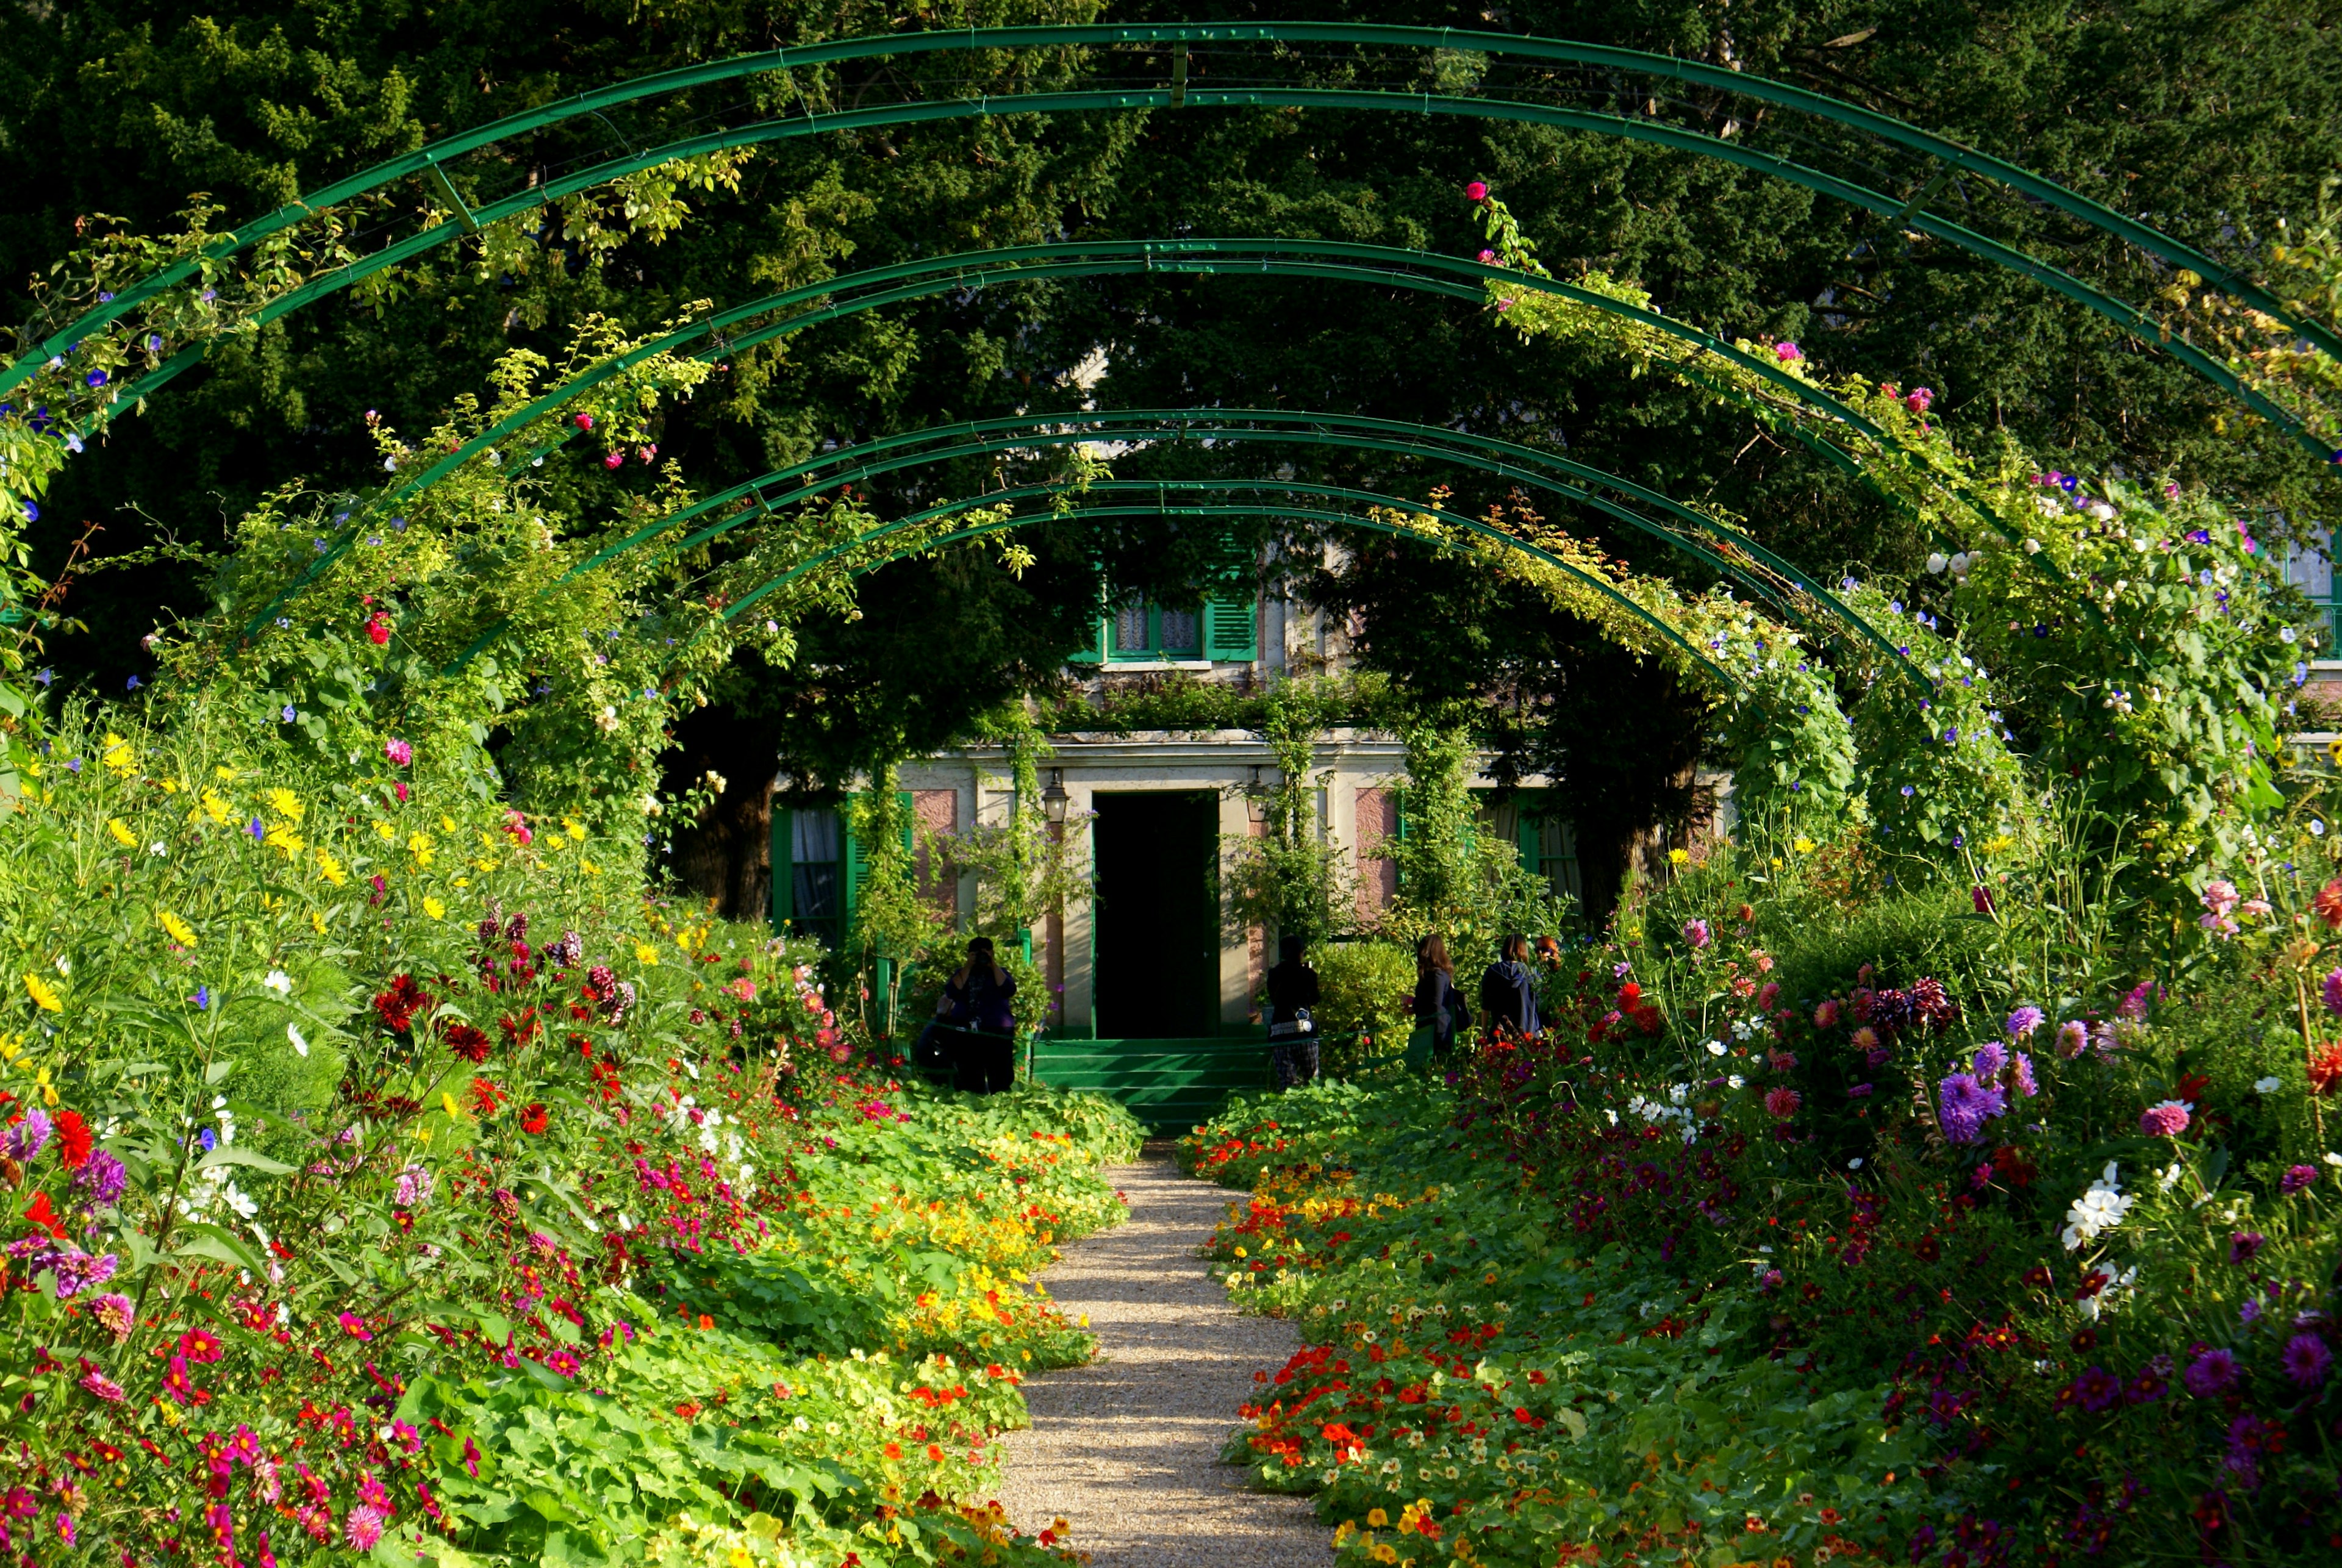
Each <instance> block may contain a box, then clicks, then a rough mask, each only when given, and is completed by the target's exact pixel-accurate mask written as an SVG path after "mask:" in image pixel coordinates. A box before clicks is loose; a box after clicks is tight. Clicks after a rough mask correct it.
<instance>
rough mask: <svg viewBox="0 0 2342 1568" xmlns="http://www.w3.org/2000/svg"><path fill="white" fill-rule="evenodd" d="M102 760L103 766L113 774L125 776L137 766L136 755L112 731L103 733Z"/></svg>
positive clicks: (128, 745) (126, 743)
mask: <svg viewBox="0 0 2342 1568" xmlns="http://www.w3.org/2000/svg"><path fill="white" fill-rule="evenodd" d="M103 760H104V761H105V765H106V766H107V767H110V768H112V769H113V770H114V771H115V773H118V774H127V773H129V772H130V770H131V769H133V768H135V767H136V766H137V765H138V754H137V753H136V752H134V751H132V750H131V749H130V743H129V742H128V741H125V740H124V739H123V738H122V737H121V736H120V735H117V734H115V733H114V732H113V731H112V730H108V731H106V732H105V754H104V758H103Z"/></svg>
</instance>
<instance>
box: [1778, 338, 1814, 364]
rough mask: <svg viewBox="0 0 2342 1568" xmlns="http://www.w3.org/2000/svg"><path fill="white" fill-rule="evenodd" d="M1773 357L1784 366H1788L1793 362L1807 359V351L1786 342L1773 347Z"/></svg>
mask: <svg viewBox="0 0 2342 1568" xmlns="http://www.w3.org/2000/svg"><path fill="white" fill-rule="evenodd" d="M1773 357H1774V358H1776V359H1777V360H1779V361H1780V362H1781V363H1782V364H1783V365H1787V364H1789V363H1790V362H1791V361H1793V360H1799V359H1803V358H1805V357H1806V351H1805V350H1804V349H1802V348H1799V347H1798V346H1797V345H1796V344H1794V343H1789V342H1786V341H1784V342H1781V343H1777V344H1775V345H1773Z"/></svg>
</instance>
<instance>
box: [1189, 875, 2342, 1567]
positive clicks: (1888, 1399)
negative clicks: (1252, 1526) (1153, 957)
mask: <svg viewBox="0 0 2342 1568" xmlns="http://www.w3.org/2000/svg"><path fill="white" fill-rule="evenodd" d="M2272 858H2274V856H2272ZM1827 859H1828V856H1827V854H1817V864H1816V869H1815V870H1814V872H1813V874H1810V875H1807V874H1801V873H1800V871H1799V870H1798V869H1797V868H1794V867H1791V868H1787V869H1785V868H1784V867H1783V866H1782V864H1781V863H1780V862H1779V861H1770V862H1768V861H1766V860H1763V859H1760V858H1758V857H1755V856H1740V855H1736V854H1719V855H1718V856H1717V858H1716V860H1715V861H1714V862H1713V863H1711V864H1709V865H1707V866H1706V867H1699V868H1692V869H1691V870H1689V871H1687V872H1686V874H1685V875H1684V876H1683V877H1682V878H1681V879H1680V880H1679V881H1678V883H1677V884H1676V885H1675V886H1674V887H1672V888H1671V889H1669V890H1668V892H1667V893H1666V894H1665V895H1663V896H1662V897H1661V898H1660V899H1659V900H1657V901H1656V902H1655V903H1654V904H1651V905H1649V906H1647V907H1643V908H1638V909H1636V910H1635V911H1633V912H1631V913H1630V919H1629V921H1628V922H1627V923H1626V931H1627V933H1628V935H1627V938H1626V940H1625V941H1624V942H1622V943H1621V944H1618V945H1616V946H1615V947H1613V948H1612V949H1611V950H1609V951H1600V952H1594V951H1589V952H1586V953H1584V954H1580V955H1579V959H1580V961H1579V962H1574V963H1572V964H1570V965H1569V966H1568V968H1566V969H1565V970H1561V971H1557V972H1556V973H1554V974H1551V975H1550V976H1549V980H1548V984H1547V998H1546V1000H1547V1004H1548V1008H1549V1012H1548V1017H1549V1018H1551V1019H1553V1020H1555V1024H1554V1027H1553V1028H1552V1029H1551V1031H1550V1032H1549V1033H1548V1034H1547V1035H1546V1037H1545V1038H1543V1039H1542V1040H1539V1041H1536V1042H1529V1043H1520V1042H1496V1043H1489V1044H1483V1045H1482V1046H1481V1047H1480V1048H1479V1049H1478V1051H1477V1052H1476V1054H1473V1055H1471V1056H1470V1057H1469V1058H1468V1059H1467V1060H1466V1061H1465V1062H1463V1063H1462V1064H1459V1065H1458V1066H1457V1068H1456V1070H1455V1071H1454V1072H1452V1073H1450V1074H1447V1075H1446V1082H1445V1083H1444V1084H1441V1085H1439V1086H1437V1087H1436V1090H1434V1091H1433V1092H1431V1093H1428V1094H1426V1092H1425V1090H1424V1088H1423V1087H1422V1086H1421V1085H1419V1084H1406V1083H1394V1084H1386V1085H1384V1086H1380V1087H1362V1086H1357V1085H1341V1084H1331V1085H1321V1086H1315V1087H1312V1088H1311V1089H1309V1090H1306V1091H1300V1092H1296V1093H1293V1094H1285V1095H1282V1096H1276V1097H1270V1098H1266V1099H1263V1100H1259V1101H1256V1102H1251V1103H1246V1104H1236V1105H1232V1106H1231V1107H1230V1108H1229V1110H1228V1111H1227V1113H1226V1114H1224V1115H1223V1116H1222V1117H1221V1118H1219V1119H1217V1120H1216V1121H1215V1122H1214V1123H1213V1124H1211V1125H1210V1126H1208V1127H1206V1128H1202V1129H1198V1130H1197V1132H1196V1134H1194V1135H1193V1136H1191V1137H1190V1138H1188V1139H1186V1140H1185V1141H1184V1142H1183V1144H1182V1157H1183V1160H1184V1161H1185V1162H1186V1164H1188V1166H1189V1167H1190V1168H1191V1169H1194V1170H1196V1172H1198V1173H1199V1174H1207V1175H1210V1176H1212V1177H1213V1178H1215V1179H1216V1180H1219V1181H1221V1182H1224V1183H1228V1184H1230V1185H1235V1186H1240V1187H1248V1188H1249V1189H1250V1190H1251V1194H1252V1195H1251V1199H1250V1202H1249V1203H1248V1204H1246V1207H1245V1209H1244V1211H1243V1212H1242V1213H1241V1214H1240V1215H1239V1216H1238V1217H1236V1218H1235V1219H1232V1220H1231V1221H1230V1222H1229V1223H1226V1224H1225V1225H1223V1226H1222V1227H1221V1230H1220V1232H1219V1233H1218V1235H1217V1237H1216V1241H1215V1243H1214V1246H1213V1250H1212V1255H1213V1256H1214V1258H1215V1259H1216V1265H1215V1266H1216V1268H1217V1269H1218V1270H1219V1271H1220V1273H1222V1274H1223V1276H1224V1277H1225V1278H1226V1283H1227V1284H1228V1286H1229V1288H1230V1290H1231V1292H1232V1293H1234V1294H1235V1295H1236V1297H1237V1298H1238V1299H1239V1300H1240V1301H1243V1302H1246V1303H1250V1304H1253V1305H1255V1306H1256V1307H1258V1308H1260V1309H1262V1310H1266V1311H1271V1312H1276V1313H1283V1314H1286V1315H1290V1316H1292V1317H1294V1318H1295V1319H1296V1321H1297V1322H1298V1323H1300V1325H1301V1326H1302V1328H1303V1331H1304V1333H1305V1335H1306V1339H1307V1340H1308V1342H1309V1343H1308V1345H1307V1348H1306V1349H1305V1350H1304V1351H1303V1352H1302V1353H1300V1354H1298V1355H1296V1357H1295V1358H1294V1360H1293V1362H1292V1363H1290V1364H1289V1365H1288V1366H1286V1368H1285V1369H1283V1371H1281V1372H1279V1373H1277V1374H1276V1376H1275V1378H1274V1379H1273V1380H1271V1382H1270V1383H1269V1385H1268V1386H1266V1387H1264V1388H1263V1389H1262V1390H1261V1391H1260V1395H1259V1399H1258V1401H1257V1403H1256V1404H1255V1405H1252V1406H1249V1407H1247V1409H1246V1416H1247V1418H1248V1419H1249V1421H1250V1423H1251V1424H1250V1425H1249V1426H1248V1427H1247V1428H1246V1429H1245V1430H1244V1431H1243V1432H1241V1433H1239V1434H1238V1436H1237V1438H1236V1439H1235V1440H1234V1441H1233V1443H1232V1448H1231V1456H1232V1457H1236V1458H1240V1459H1243V1460H1244V1461H1246V1463H1250V1464H1251V1465H1252V1466H1254V1468H1255V1469H1256V1472H1257V1473H1258V1474H1259V1475H1260V1476H1261V1477H1262V1478H1263V1479H1264V1480H1265V1481H1266V1482H1267V1483H1269V1484H1272V1485H1275V1486H1278V1487H1280V1488H1285V1489H1290V1490H1301V1491H1312V1492H1316V1493H1319V1495H1320V1499H1321V1504H1320V1507H1321V1513H1323V1515H1324V1516H1325V1517H1326V1518H1327V1519H1328V1520H1329V1522H1334V1523H1336V1524H1337V1525H1338V1527H1339V1532H1340V1536H1341V1540H1342V1543H1343V1549H1344V1552H1345V1554H1346V1555H1345V1561H1349V1562H1358V1563H1366V1562H1374V1563H1408V1562H1413V1563H1418V1564H1422V1563H1430V1562H1432V1561H1434V1560H1435V1559H1445V1558H1448V1557H1453V1558H1455V1559H1456V1560H1458V1561H1465V1562H1485V1563H1520V1564H1529V1563H1538V1564H1549V1563H1554V1562H1556V1561H1560V1562H1564V1563H1567V1562H1596V1561H1601V1562H1613V1561H1636V1560H1642V1561H1666V1562H1696V1563H1704V1564H1707V1565H1709V1568H1722V1565H1723V1564H1726V1563H1774V1564H1778V1563H1782V1562H1784V1561H1787V1562H1790V1563H1822V1562H1828V1561H1840V1562H1843V1561H1847V1560H1852V1561H1856V1562H1861V1561H1881V1562H1884V1561H1894V1562H1898V1563H1902V1562H1908V1563H1941V1564H1946V1565H1954V1564H1957V1565H1972V1564H1987V1563H2071V1562H2080V1561H2086V1560H2093V1559H2095V1560H2102V1561H2108V1562H2140V1561H2147V1560H2150V1559H2159V1558H2160V1557H2163V1556H2167V1555H2184V1556H2187V1557H2189V1558H2196V1559H2199V1560H2202V1561H2206V1562H2214V1561H2217V1562H2227V1563H2246V1562H2252V1563H2307V1562H2312V1561H2316V1562H2329V1561H2332V1560H2333V1554H2334V1553H2336V1552H2337V1551H2342V1527H2337V1523H2336V1521H2337V1518H2342V1512H2337V1505H2342V1490H2337V1488H2342V1471H2337V1460H2336V1455H2337V1451H2342V1443H2337V1440H2342V1396H2337V1392H2336V1389H2337V1380H2336V1379H2335V1378H2334V1376H2333V1357H2334V1352H2335V1348H2336V1345H2337V1340H2338V1339H2342V1331H2337V1321H2336V1317H2335V1303H2334V1300H2333V1292H2334V1288H2335V1278H2336V1270H2337V1234H2336V1228H2335V1224H2334V1219H2335V1197H2334V1194H2335V1192H2336V1188H2337V1183H2338V1182H2342V1168H2337V1167H2342V1154H2336V1153H2334V1152H2332V1144H2331V1137H2332V1134H2330V1133H2329V1131H2328V1130H2327V1129H2326V1128H2325V1127H2324V1125H2323V1101H2324V1098H2325V1096H2326V1095H2327V1094H2329V1093H2330V1092H2331V1091H2332V1090H2333V1089H2334V1087H2335V1086H2336V1075H2334V1074H2325V1073H2323V1071H2322V1069H2321V1066H2320V1063H2321V1061H2322V1060H2323V1058H2322V1057H2321V1056H2320V1055H2319V1052H2320V1051H2321V1050H2323V1049H2327V1047H2326V1046H2324V1045H2323V1044H2322V1040H2323V1035H2324V1033H2325V1028H2324V1026H2323V1025H2322V1024H2319V1022H2318V1018H2319V1017H2322V1016H2323V1014H2322V1011H2321V1012H2320V1013H2319V1014H2317V1016H2313V1015H2312V1014H2311V1013H2310V1012H2309V1011H2308V1009H2309V1008H2310V1007H2314V1006H2315V1005H2316V1004H2315V1002H2314V1001H2309V1000H2307V998H2305V997H2304V995H2303V994H2302V993H2301V992H2300V991H2297V979H2296V977H2297V975H2301V974H2304V973H2305V966H2308V968H2309V970H2310V971H2311V972H2310V973H2309V974H2308V982H2307V983H2309V984H2310V985H2311V989H2312V990H2313V991H2314V982H2315V979H2316V976H2315V974H2314V969H2315V967H2317V966H2319V965H2322V964H2323V963H2324V962H2325V961H2324V960H2322V959H2319V958H2318V957H2317V954H2319V952H2320V950H2321V942H2322V941H2323V940H2325V938H2326V934H2327V933H2328V932H2329V931H2330V930H2332V929H2333V928H2334V923H2333V922H2330V921H2329V920H2328V919H2327V915H2326V914H2325V913H2324V911H2325V908H2326V905H2325V904H2322V903H2319V902H2318V901H2319V900H2320V899H2327V900H2328V901H2330V902H2331V903H2333V904H2334V905H2335V909H2336V913H2337V914H2342V887H2337V891H2335V892H2334V893H2333V894H2326V893H2324V892H2322V891H2320V884H2321V880H2322V879H2323V878H2324V877H2325V876H2327V874H2328V873H2327V871H2324V870H2313V869H2312V867H2313V866H2314V865H2316V864H2318V863H2317V862H2313V861H2310V860H2309V858H2308V857H2307V855H2306V854H2305V855H2304V856H2303V857H2302V859H2301V860H2298V861H2296V862H2294V863H2292V864H2264V865H2261V866H2259V867H2258V869H2259V870H2260V871H2261V872H2263V873H2265V876H2264V877H2263V879H2262V880H2261V882H2260V883H2259V887H2260V890H2261V891H2260V895H2259V896H2258V898H2257V899H2256V900H2254V901H2252V902H2253V903H2254V904H2257V907H2251V908H2248V907H2247V906H2246V905H2247V901H2246V900H2245V899H2243V898H2242V896H2241V895H2238V894H2236V893H2235V891H2234V890H2233V889H2229V888H2227V886H2226V884H2217V883H2216V884H2214V885H2213V886H2212V887H2211V888H2208V889H2207V893H2206V906H2207V910H2210V911H2211V914H2212V918H2211V919H2209V920H2207V923H2206V924H2205V943H2206V945H2205V946H2204V947H2203V948H2201V949H2200V950H2197V951H2195V952H2193V953H2191V954H2189V955H2188V956H2187V960H2186V964H2185V966H2184V984H2180V985H2177V986H2173V987H2168V988H2165V987H2158V986H2157V984H2153V983H2146V984H2106V983H2105V982H2106V978H2107V977H2105V976H2103V975H2101V976H2098V977H2097V978H2098V979H2099V981H2100V984H2097V985H2096V986H2094V987H2092V988H2091V990H2093V991H2095V993H2096V998H2097V999H2096V1000H2095V1002H2089V1001H2083V1000H2079V999H2077V993H2081V994H2088V993H2087V992H2085V991H2084V990H2083V987H2082V986H2080V985H2078V984H2066V985H2059V986H2056V987H2054V988H2052V987H2049V986H2045V987H2043V988H2042V992H2041V993H2037V994H2046V999H2047V1000H2048V1001H2049V1005H2047V1006H2045V1005H2042V1004H2037V1003H2036V1002H2035V1001H2033V1000H2031V999H2030V998H2029V997H2028V996H2027V995H2026V994H2011V989H2010V986H2009V983H2008V978H2007V977H2008V976H2009V974H2011V972H2012V968H2013V965H2012V964H2011V957H2012V954H2015V955H2017V957H2019V958H2021V957H2022V956H2023V955H2024V954H2026V953H2027V951H2028V950H2030V951H2032V952H2033V953H2034V954H2036V955H2037V954H2038V952H2039V949H2038V948H2037V946H2035V945H2034V944H2035V942H2036V937H2037V933H2036V932H2035V931H2034V930H2033V929H2032V928H2031V927H2030V926H2028V925H2025V924H2021V923H2013V922H2009V921H2007V920H2005V919H2002V918H1998V917H1997V916H1996V915H1994V914H1991V913H1984V914H1979V913H1978V911H1977V909H1976V908H1975V907H1973V905H1974V904H1978V903H1988V902H1990V900H1971V899H1970V898H1968V897H1967V896H1966V894H1957V895H1956V894H1952V893H1950V892H1945V893H1941V894H1933V893H1925V892H1910V893H1901V892H1893V891H1890V890H1888V889H1887V888H1886V887H1884V886H1883V885H1878V886H1874V887H1872V888H1871V889H1870V890H1869V891H1868V892H1866V893H1860V894H1857V893H1855V892H1852V891H1849V884H1847V882H1846V880H1845V879H1844V878H1843V877H1842V876H1841V875H1839V874H1838V872H1839V871H1842V869H1843V868H1842V867H1837V868H1836V869H1826V868H1825V867H1824V866H1823V863H1825V862H1827ZM1752 872H1754V873H1756V876H1755V877H1752V875H1751V873H1752ZM2216 905H2217V906H2218V907H2215V906H2216ZM2224 922H2225V924H2223V923H2224ZM2239 922H2241V925H2240V924H2239ZM1637 930H1647V931H1650V932H1653V933H1664V936H1663V937H1660V938H1655V939H1653V940H1651V941H1647V942H1644V941H1637V940H1636V939H1635V933H1636V931H1637ZM2084 957H2085V959H2087V954H2085V955H2084ZM2313 960H2314V961H2316V962H2315V964H2313V963H2312V961H2313ZM2067 963H2068V965H2069V967H2068V969H2067V980H2068V982H2069V983H2070V982H2072V981H2075V980H2080V979H2086V978H2088V976H2087V973H2086V972H2087V963H2086V962H2076V961H2074V960H2072V959H2070V958H2069V959H2068V960H2067ZM2077 971H2082V972H2085V973H2081V974H2077ZM2018 973H2020V974H2021V973H2022V971H2018ZM2020 983H2021V982H2020ZM2337 992H2342V982H2337ZM2297 1004H2299V1005H2297ZM2337 1011H2342V1009H2337Z"/></svg>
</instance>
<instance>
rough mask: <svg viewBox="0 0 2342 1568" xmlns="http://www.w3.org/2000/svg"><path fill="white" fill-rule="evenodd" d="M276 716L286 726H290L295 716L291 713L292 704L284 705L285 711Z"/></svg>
mask: <svg viewBox="0 0 2342 1568" xmlns="http://www.w3.org/2000/svg"><path fill="white" fill-rule="evenodd" d="M276 716H277V717H278V718H281V719H283V720H284V721H285V723H286V724H291V723H292V722H293V720H294V718H295V714H294V712H293V704H290V703H287V704H285V711H284V712H283V713H281V714H277V715H276Z"/></svg>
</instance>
